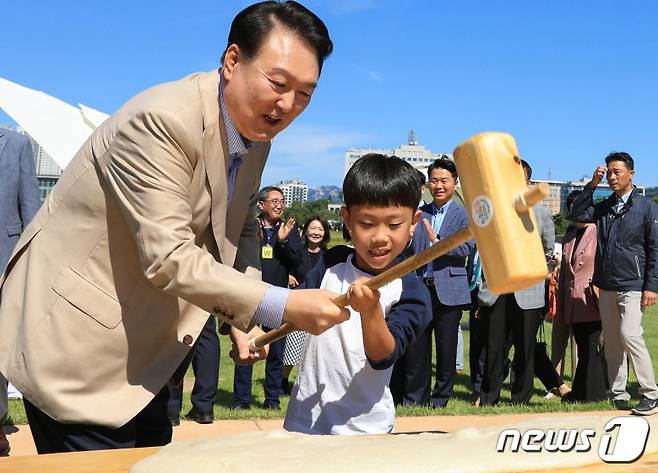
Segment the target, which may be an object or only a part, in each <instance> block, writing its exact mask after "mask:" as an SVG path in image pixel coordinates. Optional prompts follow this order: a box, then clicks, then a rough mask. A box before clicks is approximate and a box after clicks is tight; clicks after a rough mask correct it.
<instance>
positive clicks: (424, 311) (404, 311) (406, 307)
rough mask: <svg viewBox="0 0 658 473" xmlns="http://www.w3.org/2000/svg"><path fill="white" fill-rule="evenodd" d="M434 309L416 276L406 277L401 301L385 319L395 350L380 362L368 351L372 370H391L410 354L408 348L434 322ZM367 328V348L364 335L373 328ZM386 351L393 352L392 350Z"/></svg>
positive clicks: (427, 293) (425, 289) (403, 279)
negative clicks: (399, 359)
mask: <svg viewBox="0 0 658 473" xmlns="http://www.w3.org/2000/svg"><path fill="white" fill-rule="evenodd" d="M380 307H381V306H380ZM431 307H432V305H431V301H430V294H429V292H428V289H427V287H425V285H424V284H422V283H421V282H420V281H419V280H418V278H417V277H416V276H415V275H413V274H408V275H407V276H405V277H403V278H402V294H401V296H400V299H399V300H398V302H397V303H395V304H394V305H393V306H392V307H391V310H390V311H389V313H388V315H387V316H386V318H385V319H384V320H385V323H386V329H387V331H388V333H389V334H390V336H391V337H392V338H393V341H394V344H393V349H392V351H390V352H389V355H388V356H387V357H385V358H383V359H379V360H378V359H375V358H373V357H371V356H370V353H369V352H368V350H366V355H367V356H368V361H369V363H370V366H371V367H372V368H373V369H376V370H385V369H387V368H389V367H390V366H392V365H393V363H395V362H396V361H397V359H398V358H399V357H400V356H402V354H403V353H404V352H405V351H406V350H407V347H408V346H409V344H410V343H411V342H413V341H414V340H415V339H416V338H418V337H420V336H422V333H423V332H424V331H425V328H426V327H427V325H428V324H429V323H430V321H431V320H432V309H431ZM380 310H381V309H380ZM381 317H382V318H383V317H384V315H383V314H382V316H381ZM362 319H363V317H362ZM365 327H366V326H364V329H363V331H364V336H363V338H364V345H365V340H366V333H365V331H366V330H369V329H370V326H367V328H365ZM387 348H390V346H388V347H387ZM382 351H383V350H382Z"/></svg>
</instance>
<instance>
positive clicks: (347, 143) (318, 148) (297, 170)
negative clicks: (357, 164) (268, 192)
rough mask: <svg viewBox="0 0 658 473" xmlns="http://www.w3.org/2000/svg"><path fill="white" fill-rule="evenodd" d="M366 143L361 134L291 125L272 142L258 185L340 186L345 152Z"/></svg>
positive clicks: (364, 136)
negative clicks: (286, 182) (290, 181)
mask: <svg viewBox="0 0 658 473" xmlns="http://www.w3.org/2000/svg"><path fill="white" fill-rule="evenodd" d="M366 141H368V140H367V136H366V135H364V134H359V133H352V132H346V131H340V130H332V129H328V128H323V127H318V126H311V125H293V126H291V128H289V129H288V130H286V131H285V132H284V133H283V134H281V135H280V136H278V137H277V138H275V139H274V142H273V143H272V150H271V151H270V157H269V159H268V161H267V165H266V166H265V172H264V174H263V180H262V184H263V185H268V184H274V183H276V182H278V181H280V180H283V179H292V178H299V179H301V180H302V181H304V182H306V183H307V184H308V185H309V187H311V188H315V187H318V186H320V185H325V184H333V185H336V186H340V185H341V184H342V181H343V169H344V160H345V152H346V151H347V150H348V149H349V148H353V147H358V146H360V145H361V144H362V143H364V142H366Z"/></svg>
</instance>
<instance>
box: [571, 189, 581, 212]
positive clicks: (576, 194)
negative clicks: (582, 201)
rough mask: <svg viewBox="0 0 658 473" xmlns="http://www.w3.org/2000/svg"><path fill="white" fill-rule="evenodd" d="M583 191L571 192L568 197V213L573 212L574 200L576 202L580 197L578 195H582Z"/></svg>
mask: <svg viewBox="0 0 658 473" xmlns="http://www.w3.org/2000/svg"><path fill="white" fill-rule="evenodd" d="M581 192H582V191H579V190H575V191H571V192H570V193H569V195H568V196H567V212H571V206H572V205H573V202H574V200H576V197H578V194H580V193H581Z"/></svg>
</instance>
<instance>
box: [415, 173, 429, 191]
mask: <svg viewBox="0 0 658 473" xmlns="http://www.w3.org/2000/svg"><path fill="white" fill-rule="evenodd" d="M416 173H417V174H418V182H419V184H420V185H419V187H423V186H424V185H425V184H427V179H426V178H425V174H423V171H419V170H418V169H416Z"/></svg>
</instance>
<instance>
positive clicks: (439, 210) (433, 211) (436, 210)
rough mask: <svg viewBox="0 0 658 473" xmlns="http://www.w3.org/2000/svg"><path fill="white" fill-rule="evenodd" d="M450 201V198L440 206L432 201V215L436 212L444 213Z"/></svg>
mask: <svg viewBox="0 0 658 473" xmlns="http://www.w3.org/2000/svg"><path fill="white" fill-rule="evenodd" d="M451 202H452V199H450V200H449V201H448V202H446V203H445V204H443V205H442V206H441V207H437V206H436V205H435V204H434V202H432V215H436V214H444V213H446V211H447V210H448V206H449V205H450V203H451Z"/></svg>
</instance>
